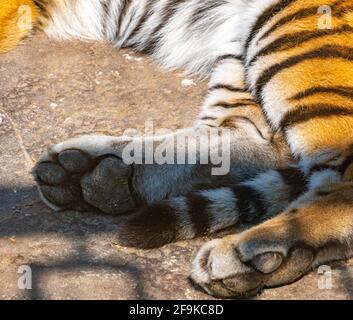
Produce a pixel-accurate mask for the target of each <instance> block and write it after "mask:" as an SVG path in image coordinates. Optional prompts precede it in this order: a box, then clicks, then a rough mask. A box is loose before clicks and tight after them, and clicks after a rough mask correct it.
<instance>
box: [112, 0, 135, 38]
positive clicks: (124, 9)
mask: <svg viewBox="0 0 353 320" xmlns="http://www.w3.org/2000/svg"><path fill="white" fill-rule="evenodd" d="M131 4H132V0H122V2H121V7H120V13H119V23H118V25H117V28H116V32H115V40H116V41H117V40H118V39H119V35H120V31H121V26H122V23H123V21H124V20H125V17H126V15H127V13H128V11H129V9H130V6H131Z"/></svg>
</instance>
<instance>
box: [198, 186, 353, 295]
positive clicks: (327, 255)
mask: <svg viewBox="0 0 353 320" xmlns="http://www.w3.org/2000/svg"><path fill="white" fill-rule="evenodd" d="M352 204H353V185H352V183H343V184H337V185H335V186H331V187H330V188H326V189H325V188H319V189H316V190H312V191H310V192H308V193H307V194H304V195H303V196H302V197H301V198H299V199H298V200H297V201H295V202H294V203H292V204H291V205H290V207H289V208H288V210H287V211H286V212H284V213H283V214H281V215H279V216H277V217H275V218H272V219H271V220H268V221H267V222H265V223H263V224H261V225H259V226H256V227H254V228H252V229H249V230H247V231H245V232H243V233H240V234H238V235H231V236H227V237H225V238H223V239H219V240H213V241H211V242H209V243H207V244H206V245H205V246H204V247H203V248H201V250H200V251H199V252H198V254H197V256H196V258H195V260H194V262H193V266H192V272H191V279H192V280H193V281H194V282H195V283H196V284H198V285H199V286H201V287H202V288H203V289H204V290H205V291H207V292H208V293H210V294H212V295H214V296H216V297H222V298H230V297H238V298H239V297H249V296H253V295H255V294H257V293H259V292H260V291H261V290H262V289H264V288H268V287H275V286H280V285H285V284H289V283H291V282H294V281H296V280H298V279H299V278H301V277H302V276H303V275H305V274H306V273H308V272H309V271H310V270H311V269H312V268H314V267H316V266H318V265H320V264H322V263H326V262H330V261H333V260H341V259H346V258H348V257H351V256H352V254H353V252H352V249H351V247H352V244H353V242H352V239H353V238H352V234H353V211H352Z"/></svg>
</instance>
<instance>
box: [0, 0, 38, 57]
mask: <svg viewBox="0 0 353 320" xmlns="http://www.w3.org/2000/svg"><path fill="white" fill-rule="evenodd" d="M37 18H38V11H37V8H36V6H35V4H34V2H33V1H32V0H0V53H2V52H6V51H9V50H11V49H13V48H14V47H15V46H16V45H17V44H18V43H19V42H20V41H21V40H22V39H23V37H25V36H26V35H27V34H28V32H29V31H30V30H31V29H32V28H33V25H34V23H35V21H36V20H37Z"/></svg>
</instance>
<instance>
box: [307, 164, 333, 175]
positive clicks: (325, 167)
mask: <svg viewBox="0 0 353 320" xmlns="http://www.w3.org/2000/svg"><path fill="white" fill-rule="evenodd" d="M324 170H334V171H336V170H337V167H335V166H332V165H330V164H316V165H314V166H313V167H312V168H311V169H310V175H312V174H314V173H316V172H320V171H324Z"/></svg>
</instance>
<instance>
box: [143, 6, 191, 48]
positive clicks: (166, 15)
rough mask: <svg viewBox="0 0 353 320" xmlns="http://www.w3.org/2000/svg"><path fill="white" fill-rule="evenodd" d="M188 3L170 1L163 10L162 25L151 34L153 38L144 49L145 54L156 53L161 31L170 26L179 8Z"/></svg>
mask: <svg viewBox="0 0 353 320" xmlns="http://www.w3.org/2000/svg"><path fill="white" fill-rule="evenodd" d="M186 1H188V0H169V2H168V3H167V4H166V5H165V8H164V10H163V14H162V17H161V21H160V23H159V24H158V25H157V26H156V27H155V28H154V30H153V31H152V32H151V37H150V38H149V39H148V40H147V41H146V43H145V45H144V48H143V49H142V52H143V53H146V54H153V53H154V51H155V50H156V48H157V44H158V41H159V35H160V33H161V30H162V29H163V28H165V27H166V26H167V25H168V23H169V21H170V20H172V19H173V17H174V15H175V14H176V13H177V10H178V8H180V6H181V4H182V3H183V2H186Z"/></svg>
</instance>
